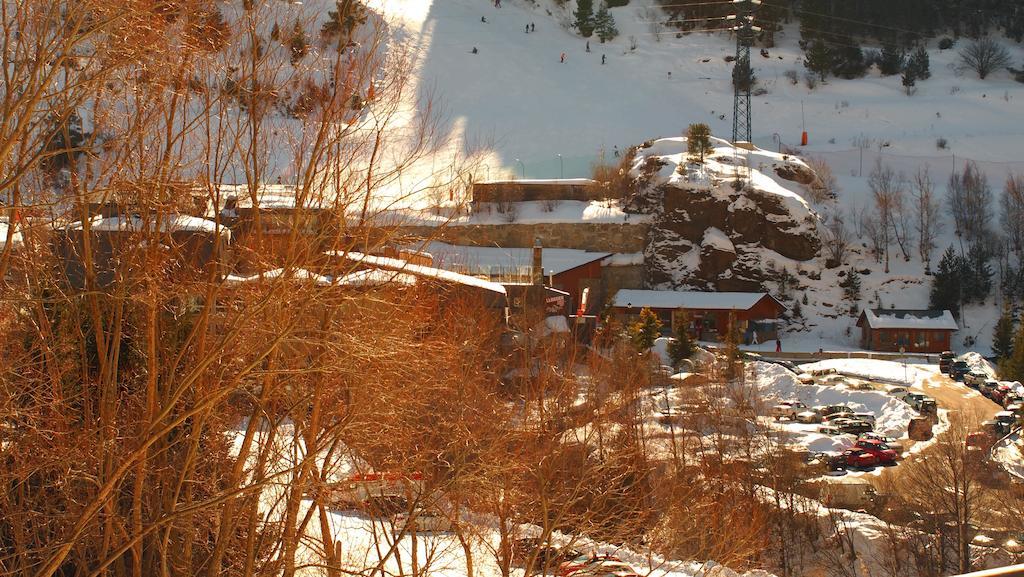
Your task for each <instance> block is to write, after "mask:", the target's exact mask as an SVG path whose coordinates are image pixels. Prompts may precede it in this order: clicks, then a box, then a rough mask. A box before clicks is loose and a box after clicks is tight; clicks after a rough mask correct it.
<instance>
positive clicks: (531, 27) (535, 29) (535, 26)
mask: <svg viewBox="0 0 1024 577" xmlns="http://www.w3.org/2000/svg"><path fill="white" fill-rule="evenodd" d="M536 31H537V25H536V24H534V23H533V22H530V32H536Z"/></svg>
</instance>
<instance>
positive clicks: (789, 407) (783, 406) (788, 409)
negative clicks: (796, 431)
mask: <svg viewBox="0 0 1024 577" xmlns="http://www.w3.org/2000/svg"><path fill="white" fill-rule="evenodd" d="M806 410H807V405H805V404H803V403H801V402H800V401H782V402H781V403H779V404H777V405H775V406H774V407H772V411H771V416H772V417H775V418H776V419H789V420H790V421H792V420H793V419H795V418H796V416H797V413H802V412H804V411H806Z"/></svg>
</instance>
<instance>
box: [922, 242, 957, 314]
mask: <svg viewBox="0 0 1024 577" xmlns="http://www.w3.org/2000/svg"><path fill="white" fill-rule="evenodd" d="M961 260H962V259H961V258H960V257H959V256H957V254H956V252H954V251H953V247H952V246H950V247H949V248H947V249H946V252H945V253H943V254H942V260H940V261H939V267H938V268H937V269H936V270H935V274H934V275H932V289H931V294H930V295H929V297H928V307H929V308H932V309H938V310H943V309H945V310H949V311H951V312H952V313H953V315H954V316H959V315H960V299H961V296H962V289H963V287H962V285H961V279H960V275H961V273H962V270H963V267H962V265H961Z"/></svg>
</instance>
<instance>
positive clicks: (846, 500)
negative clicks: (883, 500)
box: [819, 477, 878, 511]
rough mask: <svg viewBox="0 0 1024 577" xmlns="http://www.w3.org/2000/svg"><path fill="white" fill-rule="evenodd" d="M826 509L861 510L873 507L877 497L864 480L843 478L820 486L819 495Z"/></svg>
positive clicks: (873, 489) (868, 483)
mask: <svg viewBox="0 0 1024 577" xmlns="http://www.w3.org/2000/svg"><path fill="white" fill-rule="evenodd" d="M819 499H821V502H822V503H824V504H825V506H826V507H841V508H844V509H853V510H855V511H856V510H861V509H868V508H870V507H872V506H873V505H875V503H876V500H877V499H878V495H877V494H876V493H875V488H874V487H872V486H871V483H870V482H868V481H867V480H866V479H863V478H860V477H843V478H841V479H835V480H834V481H833V482H828V483H825V484H823V485H822V486H821V494H820V495H819Z"/></svg>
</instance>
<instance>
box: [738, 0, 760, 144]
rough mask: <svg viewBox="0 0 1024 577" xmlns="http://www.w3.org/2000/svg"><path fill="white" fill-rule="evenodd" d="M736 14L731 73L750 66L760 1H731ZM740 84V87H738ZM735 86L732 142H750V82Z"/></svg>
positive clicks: (757, 29)
mask: <svg viewBox="0 0 1024 577" xmlns="http://www.w3.org/2000/svg"><path fill="white" fill-rule="evenodd" d="M733 3H734V4H736V7H737V9H738V10H737V12H738V14H736V15H735V16H733V18H735V20H736V25H735V26H734V27H733V31H734V32H736V60H735V61H734V63H733V73H734V74H735V71H736V67H737V66H740V65H741V63H743V62H746V65H747V66H748V67H749V66H750V46H751V45H752V44H753V43H754V34H755V33H756V32H758V31H759V30H760V29H759V28H758V27H756V26H754V7H755V6H758V5H760V4H761V0H733ZM740 84H742V86H741V85H740ZM740 84H737V83H736V82H735V81H733V103H732V142H733V144H735V143H737V142H739V141H741V140H742V141H746V142H750V123H751V114H750V85H751V83H750V82H743V83H740Z"/></svg>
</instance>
